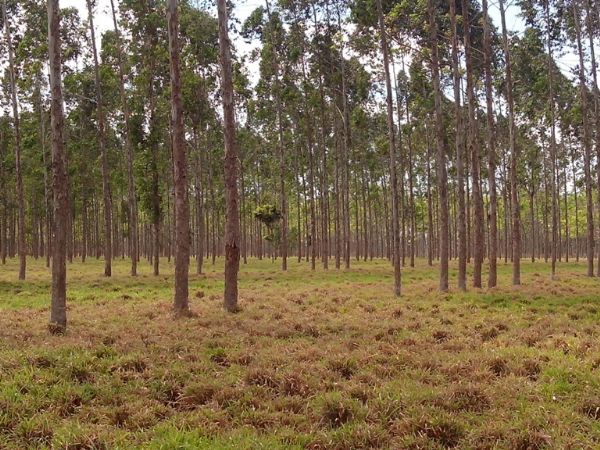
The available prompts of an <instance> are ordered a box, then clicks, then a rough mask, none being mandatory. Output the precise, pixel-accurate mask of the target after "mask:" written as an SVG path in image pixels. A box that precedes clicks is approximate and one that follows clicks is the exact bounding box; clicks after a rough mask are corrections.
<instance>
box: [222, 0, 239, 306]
mask: <svg viewBox="0 0 600 450" xmlns="http://www.w3.org/2000/svg"><path fill="white" fill-rule="evenodd" d="M217 6H218V13H219V56H220V62H221V92H222V96H223V120H224V124H225V162H224V169H225V200H226V209H227V211H226V223H225V297H224V306H225V309H226V310H227V311H231V312H234V311H236V310H237V308H238V306H237V301H238V271H239V267H240V247H239V241H240V224H239V217H238V191H237V177H238V163H237V160H238V149H237V144H236V141H235V111H234V98H233V81H232V69H231V44H230V42H229V36H228V31H227V5H226V1H225V0H218V3H217Z"/></svg>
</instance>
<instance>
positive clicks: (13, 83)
mask: <svg viewBox="0 0 600 450" xmlns="http://www.w3.org/2000/svg"><path fill="white" fill-rule="evenodd" d="M6 3H7V0H4V2H3V3H2V15H3V16H4V37H5V40H6V49H7V50H6V51H7V53H8V72H9V80H10V99H11V106H12V115H13V127H14V143H15V183H16V197H17V205H18V241H17V244H18V254H19V280H24V279H25V271H26V267H27V247H26V240H25V193H24V191H23V168H22V164H21V121H20V117H19V103H18V94H17V89H18V88H17V72H16V67H15V60H14V51H13V42H12V32H11V25H10V23H9V21H8V9H7V6H6Z"/></svg>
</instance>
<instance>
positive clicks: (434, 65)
mask: <svg viewBox="0 0 600 450" xmlns="http://www.w3.org/2000/svg"><path fill="white" fill-rule="evenodd" d="M427 11H428V15H429V33H430V36H429V39H430V42H429V43H430V45H431V74H432V79H433V96H434V103H435V136H436V144H437V155H436V160H437V161H436V165H437V178H438V179H437V183H438V196H439V201H438V208H439V219H440V235H439V245H440V285H439V288H440V291H442V292H445V291H447V290H448V248H449V245H448V244H449V242H448V239H449V233H448V223H449V220H448V174H447V173H446V141H445V139H444V114H443V112H442V91H441V88H440V64H439V54H438V53H439V51H438V36H437V33H438V31H437V21H436V17H435V13H436V10H435V5H434V2H433V0H429V1H428V3H427Z"/></svg>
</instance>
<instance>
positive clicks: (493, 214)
mask: <svg viewBox="0 0 600 450" xmlns="http://www.w3.org/2000/svg"><path fill="white" fill-rule="evenodd" d="M482 12H483V47H484V48H483V70H484V73H485V99H486V113H487V134H486V138H487V147H488V189H489V197H490V214H489V227H490V235H489V243H490V244H489V256H488V257H489V261H490V270H489V273H488V287H495V286H496V284H497V282H498V273H497V267H496V263H497V258H498V196H497V192H496V138H495V130H494V108H493V102H494V97H493V92H492V36H491V34H492V33H491V24H490V17H489V15H488V1H487V0H482Z"/></svg>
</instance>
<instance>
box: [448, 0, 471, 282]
mask: <svg viewBox="0 0 600 450" xmlns="http://www.w3.org/2000/svg"><path fill="white" fill-rule="evenodd" d="M448 3H449V5H450V27H451V29H452V79H453V84H454V116H455V121H456V138H455V144H456V145H455V151H456V180H457V181H456V184H457V195H458V214H457V216H458V217H457V221H458V223H457V228H458V233H457V234H458V252H457V253H458V288H459V289H460V290H461V291H465V290H466V289H467V212H466V205H465V181H464V177H465V165H464V157H465V154H464V153H465V141H464V120H463V112H462V107H461V93H460V90H461V86H460V85H461V76H460V67H459V58H458V42H459V38H458V24H457V20H456V0H448Z"/></svg>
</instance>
